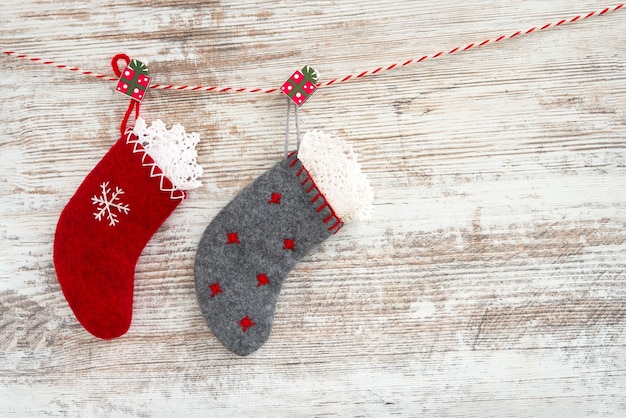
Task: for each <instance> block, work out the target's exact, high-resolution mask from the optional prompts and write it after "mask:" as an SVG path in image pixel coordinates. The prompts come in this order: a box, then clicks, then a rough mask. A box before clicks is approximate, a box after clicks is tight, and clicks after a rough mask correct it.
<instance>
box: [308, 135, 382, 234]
mask: <svg viewBox="0 0 626 418" xmlns="http://www.w3.org/2000/svg"><path fill="white" fill-rule="evenodd" d="M298 159H300V161H301V162H302V164H303V165H304V167H306V169H307V170H308V172H309V174H310V175H311V177H312V178H313V181H314V182H315V184H316V185H317V187H318V188H319V190H320V191H321V192H322V194H323V195H324V197H325V198H326V200H327V201H328V203H329V204H330V206H331V207H332V208H333V209H334V210H335V212H336V213H337V215H338V216H339V218H341V220H342V221H345V222H350V221H351V220H353V219H357V220H367V219H370V217H371V212H372V205H373V202H374V192H373V190H372V187H371V185H370V182H369V180H368V179H367V177H366V176H365V174H364V173H363V171H362V170H361V166H360V164H359V163H358V162H357V154H356V153H355V152H354V150H353V148H352V145H351V144H349V143H347V142H346V141H343V140H341V139H338V138H333V137H331V136H330V135H327V134H325V133H324V132H322V131H309V132H307V133H306V134H305V135H304V138H303V139H302V142H301V143H300V148H299V149H298Z"/></svg>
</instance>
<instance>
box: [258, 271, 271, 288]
mask: <svg viewBox="0 0 626 418" xmlns="http://www.w3.org/2000/svg"><path fill="white" fill-rule="evenodd" d="M256 281H257V284H256V287H261V286H265V285H266V284H270V279H268V278H267V274H265V273H260V274H257V276H256Z"/></svg>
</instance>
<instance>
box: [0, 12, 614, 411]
mask: <svg viewBox="0 0 626 418" xmlns="http://www.w3.org/2000/svg"><path fill="white" fill-rule="evenodd" d="M609 5H611V4H605V3H602V2H598V1H588V0H552V1H550V2H546V1H540V0H533V1H526V2H504V1H500V0H472V1H467V2H463V3H462V4H460V5H459V4H455V2H424V1H417V0H415V1H408V0H407V1H401V2H394V1H390V0H388V1H387V0H385V1H383V0H379V1H365V2H363V1H356V0H345V1H341V2H340V1H333V0H327V1H321V0H320V1H315V0H314V1H309V2H306V3H304V2H300V3H297V4H286V3H284V2H279V1H274V0H269V1H265V2H256V1H251V0H242V1H239V2H221V1H217V0H212V1H204V2H190V1H181V0H174V1H151V2H142V1H114V2H99V1H84V2H70V1H57V0H54V1H53V0H47V1H46V0H37V1H35V0H31V1H24V2H17V1H13V0H9V1H5V2H2V3H1V4H0V46H2V47H3V48H7V49H13V50H16V51H20V52H24V53H28V54H32V55H34V56H42V57H44V58H47V59H52V60H54V61H57V62H65V63H68V64H70V65H75V66H78V67H81V68H85V69H90V70H94V71H97V72H104V73H109V72H110V70H109V67H108V65H109V64H108V61H109V60H110V58H111V57H112V56H113V55H114V54H116V53H119V52H125V53H128V54H129V55H131V56H132V57H135V58H138V59H142V60H145V61H147V62H148V65H149V68H150V71H151V75H153V77H154V79H153V80H154V82H157V83H162V84H164V83H172V84H194V85H198V84H200V85H212V84H218V85H232V86H245V87H257V86H258V87H278V86H279V85H280V83H282V81H283V80H284V79H285V78H286V77H287V76H288V75H289V74H290V73H291V72H292V71H293V70H294V69H296V68H299V67H300V66H302V65H304V64H309V65H312V66H314V67H315V68H316V69H317V70H318V71H319V72H320V73H321V77H322V79H330V78H334V77H340V76H344V75H347V74H351V73H355V72H360V71H364V70H368V69H372V68H376V67H377V66H379V65H384V64H390V63H394V62H398V61H400V62H401V61H402V60H406V59H409V58H416V57H419V56H421V55H423V54H430V53H433V52H436V51H438V50H446V49H448V48H449V49H451V48H453V47H456V46H460V45H464V44H467V43H468V42H474V41H481V40H483V39H486V38H488V37H493V36H498V35H500V34H508V33H511V32H513V31H515V30H518V29H527V28H529V27H532V26H535V25H541V24H544V23H547V22H553V21H558V20H559V19H561V18H567V17H573V16H575V15H576V14H579V13H584V12H588V11H592V10H599V9H602V8H603V7H605V6H609ZM625 22H626V12H618V13H615V14H612V15H607V16H603V17H599V18H594V19H592V20H589V21H586V22H583V23H577V24H575V25H570V26H564V27H561V28H558V29H555V30H551V31H548V32H544V33H540V34H533V35H532V36H526V37H521V38H519V39H515V40H512V41H507V42H506V43H502V44H498V45H493V46H489V47H487V48H481V49H479V50H473V51H471V52H467V53H463V54H459V55H454V56H451V57H446V58H444V59H441V60H434V61H427V62H424V63H421V64H418V65H414V66H411V67H408V68H405V69H401V70H394V71H392V72H389V73H388V74H385V75H384V76H375V77H369V78H366V79H363V80H361V81H355V82H350V83H346V84H343V85H339V86H334V87H329V88H324V89H320V91H318V92H317V93H315V96H314V97H313V98H312V99H311V100H309V101H308V102H307V103H306V105H305V106H304V107H303V108H302V110H301V112H300V117H301V125H302V128H303V130H306V129H324V130H325V131H326V132H328V133H331V134H333V135H336V136H340V137H342V138H344V139H347V140H349V141H351V142H352V143H353V144H354V146H355V148H356V149H357V150H358V152H359V153H360V155H361V160H362V164H363V168H364V171H365V172H366V173H367V175H368V176H369V177H370V179H371V180H372V185H373V187H374V189H375V192H376V200H375V208H374V219H373V220H372V221H369V222H365V223H361V224H351V225H348V226H346V227H344V228H343V229H342V231H341V232H340V233H339V234H338V235H336V236H334V237H333V238H331V239H329V240H327V241H326V242H325V243H324V244H323V245H321V246H320V247H319V248H318V249H317V250H316V251H314V252H313V253H311V254H310V255H309V256H308V257H306V258H305V259H304V260H303V261H302V262H301V263H300V264H299V265H298V266H297V267H296V269H295V270H294V271H293V272H292V273H291V275H290V277H289V278H288V280H287V281H286V283H285V285H284V287H283V291H282V294H281V297H280V300H279V304H278V308H277V313H276V318H275V326H274V330H273V332H272V335H271V337H270V339H269V341H268V342H267V343H266V345H265V346H264V347H263V348H262V349H260V350H259V351H258V352H257V353H255V354H254V355H252V356H249V357H246V358H238V357H236V356H235V355H233V354H231V353H229V352H227V351H226V350H225V349H224V348H223V347H222V345H221V344H220V343H219V342H218V341H217V340H216V339H215V338H214V337H213V335H212V334H211V332H210V330H209V329H208V327H207V325H206V323H205V322H204V320H203V319H202V316H201V314H200V311H199V308H198V305H197V302H196V299H195V291H194V286H193V262H194V256H195V251H196V246H197V243H198V241H199V239H200V236H201V234H202V232H203V230H204V228H205V227H206V225H207V224H208V223H209V222H210V220H211V219H212V218H213V217H214V216H215V215H216V214H217V213H218V211H219V210H220V209H221V208H222V207H223V206H224V205H225V204H226V203H227V202H229V201H230V200H231V199H232V198H233V196H234V195H235V194H236V193H237V192H238V191H239V190H241V188H242V187H244V186H245V185H246V184H248V183H249V182H250V181H252V180H253V179H254V178H256V177H257V176H259V175H260V174H261V173H263V172H264V171H265V170H266V169H268V168H269V167H271V166H272V165H273V164H274V163H275V162H276V161H277V160H279V159H280V158H281V155H282V141H283V133H284V112H285V102H284V99H283V98H282V97H281V96H280V95H278V94H276V95H270V96H258V95H245V94H244V95H236V94H222V95H219V94H200V93H192V92H172V91H169V92H168V91H151V92H150V93H149V96H148V98H147V99H146V101H145V104H144V105H143V106H142V112H143V115H144V117H146V118H147V119H148V120H150V119H154V118H161V119H163V120H164V121H166V122H167V123H168V124H171V123H174V122H179V123H181V124H183V125H184V126H186V127H187V129H188V130H192V131H197V132H199V133H200V134H201V137H202V142H201V146H200V147H199V162H200V164H202V166H203V167H204V169H205V175H204V177H203V183H204V185H203V187H202V188H201V189H199V190H197V191H194V192H192V193H190V196H189V198H188V199H187V200H186V201H185V202H183V203H182V204H181V205H180V207H179V208H178V209H177V210H176V211H175V213H174V214H173V215H172V216H171V217H170V218H169V219H168V220H167V221H166V222H165V224H164V225H163V227H162V228H161V229H160V230H159V231H158V232H157V233H156V234H155V236H154V237H153V239H152V240H151V241H150V243H149V244H148V245H147V247H146V248H145V250H144V252H143V254H142V256H141V258H140V259H139V262H138V263H137V270H136V279H135V280H136V281H135V307H134V316H133V323H132V327H131V329H130V331H129V332H128V334H126V335H125V336H124V337H122V338H119V339H116V340H113V341H106V342H105V341H100V340H97V339H95V338H93V337H91V336H90V335H89V334H87V333H86V332H85V331H84V330H83V329H82V328H81V327H80V325H79V324H78V323H77V322H76V320H75V319H74V317H73V316H72V313H71V311H70V309H69V307H68V305H67V303H66V302H65V300H64V298H63V295H62V292H61V289H60V287H59V285H58V282H57V280H56V276H55V272H54V267H53V264H52V256H51V249H52V242H53V236H54V229H55V225H56V221H57V219H58V216H59V214H60V212H61V210H62V208H63V206H64V205H65V203H66V202H67V200H68V199H69V198H70V197H71V195H72V194H73V192H74V190H75V189H76V188H77V187H78V185H79V184H80V182H81V180H82V179H83V178H84V177H85V175H86V174H87V173H88V172H89V171H90V170H91V168H92V167H93V166H94V165H95V164H96V163H97V161H98V160H99V159H100V158H101V157H102V155H103V154H104V153H105V152H106V150H107V149H108V148H109V147H110V146H111V145H112V144H113V142H114V140H115V139H116V138H117V136H116V135H117V132H118V129H119V122H120V120H121V117H122V115H123V112H124V110H125V107H126V104H127V102H126V101H125V100H124V99H123V98H121V96H120V95H119V94H117V93H115V92H114V90H113V84H112V83H110V82H104V81H99V80H95V79H92V78H88V77H81V76H78V75H73V74H72V73H69V72H67V71H61V70H54V69H52V68H47V67H44V66H42V65H39V64H33V63H29V62H26V61H18V60H15V59H13V58H10V57H0V74H1V77H0V88H1V89H2V92H3V100H2V101H0V118H1V120H2V123H1V124H0V152H1V155H2V158H1V159H0V416H3V417H4V416H6V417H22V416H40V415H53V416H59V415H60V416H139V417H141V416H229V417H230V416H289V417H291V416H372V417H379V416H391V415H400V416H418V415H419V416H437V417H440V416H449V417H466V416H481V417H485V416H493V417H524V416H528V417H548V416H624V415H625V414H626V395H625V390H626V350H625V349H626V285H625V284H624V280H625V279H626V277H625V273H624V271H625V268H626V232H625V231H626V229H625V226H626V187H625V186H626V154H625V150H626V149H625V148H626V147H625V145H624V137H625V132H626V110H625V108H626V106H625V105H626V64H625V61H624V57H626V42H624V40H625V39H626V24H625Z"/></svg>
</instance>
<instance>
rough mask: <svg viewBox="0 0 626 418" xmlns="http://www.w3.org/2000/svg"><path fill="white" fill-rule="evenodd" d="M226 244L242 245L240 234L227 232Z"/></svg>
mask: <svg viewBox="0 0 626 418" xmlns="http://www.w3.org/2000/svg"><path fill="white" fill-rule="evenodd" d="M226 244H241V243H240V242H239V233H237V232H227V233H226Z"/></svg>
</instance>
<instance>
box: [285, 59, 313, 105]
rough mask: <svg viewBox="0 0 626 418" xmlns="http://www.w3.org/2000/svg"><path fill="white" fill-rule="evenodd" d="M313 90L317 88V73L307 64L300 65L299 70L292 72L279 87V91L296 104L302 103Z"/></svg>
mask: <svg viewBox="0 0 626 418" xmlns="http://www.w3.org/2000/svg"><path fill="white" fill-rule="evenodd" d="M315 90H317V73H316V72H315V70H314V69H313V68H311V67H309V66H308V65H305V66H304V67H302V70H301V71H296V72H294V73H293V74H292V75H291V77H289V80H287V81H285V82H284V83H283V85H282V86H281V87H280V91H282V92H283V93H284V94H286V95H287V97H289V98H290V99H291V101H293V102H294V103H295V104H296V105H297V106H300V105H302V103H304V102H305V100H306V99H308V98H309V97H310V96H311V94H313V92H314V91H315Z"/></svg>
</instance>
